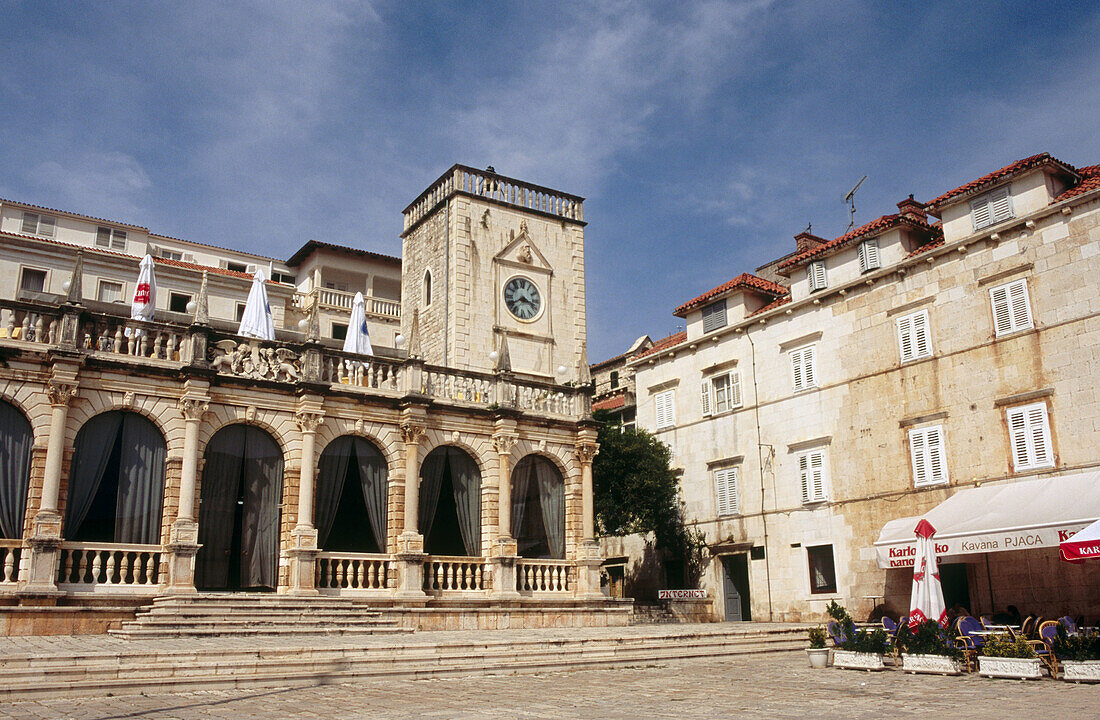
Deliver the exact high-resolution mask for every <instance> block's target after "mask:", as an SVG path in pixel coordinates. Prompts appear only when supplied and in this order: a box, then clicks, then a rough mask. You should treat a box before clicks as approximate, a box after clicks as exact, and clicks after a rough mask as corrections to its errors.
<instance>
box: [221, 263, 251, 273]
mask: <svg viewBox="0 0 1100 720" xmlns="http://www.w3.org/2000/svg"><path fill="white" fill-rule="evenodd" d="M225 269H226V270H232V271H233V272H239V273H246V272H248V265H245V264H244V263H238V262H229V261H228V260H227V261H226V262H225Z"/></svg>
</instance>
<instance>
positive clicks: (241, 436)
mask: <svg viewBox="0 0 1100 720" xmlns="http://www.w3.org/2000/svg"><path fill="white" fill-rule="evenodd" d="M203 457H204V461H205V464H204V466H203V471H202V492H201V499H200V501H199V544H201V545H202V549H200V550H199V554H198V557H197V558H196V566H195V585H196V587H199V588H201V589H204V590H274V589H275V586H276V584H277V577H278V575H277V564H278V559H279V509H280V508H279V505H280V503H281V501H282V492H283V454H282V451H280V449H279V445H278V444H277V443H276V442H275V440H274V439H273V438H272V437H271V435H269V434H268V433H267V432H265V431H263V430H261V429H260V428H258V427H255V426H252V425H229V426H227V427H224V428H222V429H221V430H219V431H218V432H217V433H215V434H214V437H212V438H210V442H209V443H208V444H207V445H206V453H205V455H204V456H203Z"/></svg>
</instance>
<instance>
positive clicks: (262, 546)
mask: <svg viewBox="0 0 1100 720" xmlns="http://www.w3.org/2000/svg"><path fill="white" fill-rule="evenodd" d="M242 470H243V478H242V479H243V481H244V508H245V512H244V526H243V527H242V528H241V553H242V555H244V557H242V558H241V587H249V588H258V587H267V588H274V587H275V586H276V584H277V580H278V576H277V573H278V560H279V557H278V554H279V553H278V550H279V510H280V507H279V504H280V502H281V500H282V490H283V483H282V479H283V455H282V453H281V452H280V451H279V446H278V445H276V444H275V441H274V440H272V439H271V436H270V435H268V434H267V433H265V432H264V431H262V430H260V429H258V428H254V427H247V428H246V431H245V457H244V467H243V468H242Z"/></svg>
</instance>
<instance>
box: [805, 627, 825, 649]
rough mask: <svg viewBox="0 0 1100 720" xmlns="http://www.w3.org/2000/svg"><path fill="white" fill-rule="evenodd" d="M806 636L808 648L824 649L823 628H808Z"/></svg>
mask: <svg viewBox="0 0 1100 720" xmlns="http://www.w3.org/2000/svg"><path fill="white" fill-rule="evenodd" d="M807 634H808V635H809V636H810V647H812V648H823V647H825V628H823V627H821V626H820V625H818V626H817V627H812V628H810V630H809V632H808V633H807Z"/></svg>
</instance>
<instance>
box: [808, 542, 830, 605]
mask: <svg viewBox="0 0 1100 720" xmlns="http://www.w3.org/2000/svg"><path fill="white" fill-rule="evenodd" d="M806 559H807V560H808V561H809V565H810V592H811V593H813V594H814V595H820V594H822V593H835V592H836V566H835V565H834V564H833V546H832V545H815V546H814V547H807V548H806Z"/></svg>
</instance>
